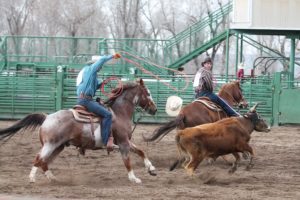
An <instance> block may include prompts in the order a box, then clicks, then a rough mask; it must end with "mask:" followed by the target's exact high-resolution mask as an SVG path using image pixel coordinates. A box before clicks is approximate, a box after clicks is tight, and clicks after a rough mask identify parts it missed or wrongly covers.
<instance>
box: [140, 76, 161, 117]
mask: <svg viewBox="0 0 300 200" xmlns="http://www.w3.org/2000/svg"><path fill="white" fill-rule="evenodd" d="M137 83H138V86H139V90H140V92H139V93H138V95H139V96H137V97H138V101H137V105H138V106H140V107H141V108H142V109H143V110H145V111H146V112H147V113H148V114H150V115H154V114H155V113H156V111H157V107H156V105H155V103H154V101H153V99H152V96H151V93H150V90H149V89H148V88H147V87H146V86H145V84H144V81H143V79H139V80H138V81H137Z"/></svg>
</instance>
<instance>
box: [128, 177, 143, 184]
mask: <svg viewBox="0 0 300 200" xmlns="http://www.w3.org/2000/svg"><path fill="white" fill-rule="evenodd" d="M130 181H131V182H134V183H142V181H141V179H139V178H135V179H131V180H130Z"/></svg>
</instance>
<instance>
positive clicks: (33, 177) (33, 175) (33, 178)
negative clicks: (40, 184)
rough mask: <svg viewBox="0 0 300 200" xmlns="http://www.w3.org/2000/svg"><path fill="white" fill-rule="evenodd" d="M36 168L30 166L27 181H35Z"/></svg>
mask: <svg viewBox="0 0 300 200" xmlns="http://www.w3.org/2000/svg"><path fill="white" fill-rule="evenodd" d="M37 170H38V168H37V167H35V166H33V167H32V168H31V171H30V174H29V182H30V183H34V182H35V175H36V172H37Z"/></svg>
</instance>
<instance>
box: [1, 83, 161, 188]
mask: <svg viewBox="0 0 300 200" xmlns="http://www.w3.org/2000/svg"><path fill="white" fill-rule="evenodd" d="M119 91H121V92H120V93H119V94H118V96H115V97H114V98H112V99H110V101H109V105H110V110H111V112H112V113H113V123H112V133H113V136H114V139H115V143H116V145H118V146H119V150H120V153H121V155H122V159H123V162H124V164H125V167H126V168H127V171H128V178H129V180H130V181H132V182H135V183H141V180H140V179H139V178H137V177H136V176H135V174H134V172H133V169H132V167H131V162H130V157H129V152H130V151H132V152H134V153H136V154H138V155H139V156H140V157H141V158H142V159H143V160H144V164H145V167H146V168H147V170H148V172H149V173H150V174H151V175H156V174H155V167H154V166H153V165H152V164H151V162H150V161H149V159H148V158H147V157H146V156H145V153H144V152H143V151H142V150H141V149H139V148H138V147H137V146H136V145H135V144H133V143H132V142H131V141H130V139H131V136H132V127H131V125H132V116H133V113H134V110H135V107H136V106H139V107H141V108H142V109H143V110H144V111H146V112H147V113H149V114H151V115H154V114H155V113H156V111H157V108H156V105H155V103H154V102H153V99H152V97H151V94H150V91H149V90H148V88H147V87H146V86H145V85H144V82H143V80H142V79H140V80H139V81H138V82H137V83H127V84H124V85H123V88H122V90H119ZM38 126H40V129H39V137H40V141H41V144H42V148H41V150H40V152H39V153H38V154H37V156H36V158H35V160H34V164H33V167H32V170H31V172H30V175H29V178H30V182H35V177H36V172H37V169H38V168H41V169H42V170H43V172H44V173H45V175H46V177H47V178H48V179H49V180H53V179H55V177H54V176H53V174H52V173H51V171H50V170H49V169H48V165H49V163H50V162H51V161H53V160H54V159H55V157H56V156H57V155H58V154H59V153H60V152H61V151H62V150H63V149H64V147H65V146H69V145H74V146H76V147H79V148H80V149H91V150H97V149H101V148H103V145H101V144H99V143H101V134H100V131H99V130H100V126H99V123H94V124H91V123H82V122H78V121H76V120H75V118H74V116H73V114H72V111H70V110H60V111H57V112H56V113H53V114H50V115H45V114H29V115H27V116H26V117H24V118H23V119H21V120H20V121H18V122H17V123H16V124H14V125H12V126H11V127H8V128H6V129H4V130H0V140H3V139H4V138H8V139H9V138H10V137H11V136H13V135H14V134H15V133H17V132H18V131H19V130H21V129H24V130H25V129H28V128H29V129H32V130H34V129H35V128H37V127H38ZM93 130H95V131H94V133H93ZM99 141H100V142H99Z"/></svg>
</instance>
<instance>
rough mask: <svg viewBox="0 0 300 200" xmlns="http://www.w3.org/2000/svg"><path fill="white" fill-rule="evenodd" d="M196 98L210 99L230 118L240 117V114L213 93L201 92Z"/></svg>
mask: <svg viewBox="0 0 300 200" xmlns="http://www.w3.org/2000/svg"><path fill="white" fill-rule="evenodd" d="M196 96H197V98H198V97H201V96H205V97H208V98H209V99H210V100H211V101H212V102H214V103H216V104H218V105H220V106H221V107H222V108H223V110H224V111H225V112H226V114H227V115H228V116H229V117H231V116H240V114H239V113H237V112H236V111H235V110H234V109H232V108H231V107H230V106H229V105H228V104H227V102H226V101H225V100H224V99H222V98H221V97H219V96H218V95H216V94H215V93H213V92H209V91H201V92H199V93H198V94H197V95H196Z"/></svg>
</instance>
